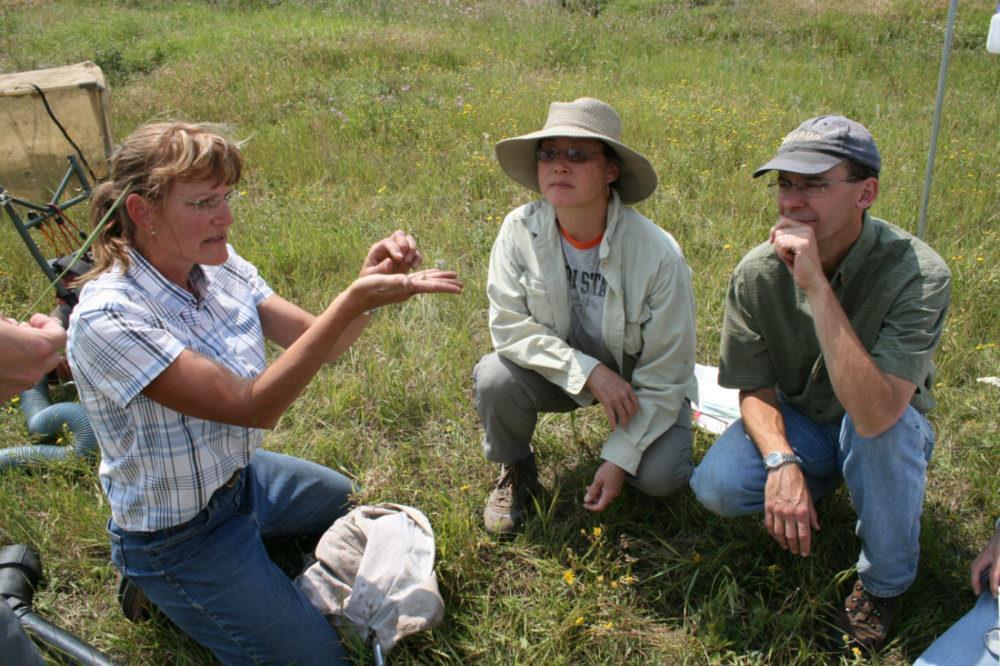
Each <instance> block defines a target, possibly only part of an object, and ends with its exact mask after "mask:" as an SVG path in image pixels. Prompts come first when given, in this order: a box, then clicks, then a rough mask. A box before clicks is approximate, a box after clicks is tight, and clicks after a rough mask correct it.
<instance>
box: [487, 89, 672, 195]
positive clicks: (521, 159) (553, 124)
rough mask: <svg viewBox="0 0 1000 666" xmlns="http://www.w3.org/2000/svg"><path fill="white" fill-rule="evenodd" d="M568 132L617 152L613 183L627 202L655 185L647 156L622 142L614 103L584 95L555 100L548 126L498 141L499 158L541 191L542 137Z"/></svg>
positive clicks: (520, 180)
mask: <svg viewBox="0 0 1000 666" xmlns="http://www.w3.org/2000/svg"><path fill="white" fill-rule="evenodd" d="M559 136H566V137H572V138H581V139H597V140H598V141H603V142H604V143H606V144H607V145H608V146H609V147H610V148H611V149H612V150H613V151H614V152H615V155H617V156H618V159H619V161H620V162H621V169H620V173H619V175H618V180H616V181H615V182H614V183H612V187H614V188H615V189H616V190H618V196H620V197H621V199H622V201H623V202H624V203H626V204H634V203H637V202H639V201H642V200H643V199H645V198H646V197H648V196H649V195H650V194H652V193H653V191H654V190H655V189H656V171H654V170H653V165H652V164H650V163H649V160H647V159H646V158H645V157H643V156H642V155H640V154H639V153H637V152H636V151H634V150H632V149H631V148H629V147H628V146H626V145H625V144H624V143H622V141H621V138H622V119H621V116H619V115H618V112H617V111H615V110H614V109H613V108H611V105H609V104H606V103H604V102H602V101H601V100H599V99H593V98H591V97H581V98H580V99H576V100H573V101H572V102H553V103H552V105H551V106H549V117H548V118H547V119H546V120H545V127H543V128H542V129H541V130H540V131H538V132H532V133H531V134H524V135H522V136H516V137H514V138H512V139H504V140H503V141H501V142H499V143H497V145H496V153H497V161H498V162H499V163H500V168H502V169H503V170H504V171H505V172H506V173H507V175H508V176H510V177H511V178H513V179H514V180H515V181H516V182H518V183H520V184H521V185H524V186H525V187H527V188H529V189H532V190H534V191H535V192H541V188H540V187H539V185H538V158H536V157H535V150H537V148H538V142H539V141H541V140H542V139H550V138H554V137H559Z"/></svg>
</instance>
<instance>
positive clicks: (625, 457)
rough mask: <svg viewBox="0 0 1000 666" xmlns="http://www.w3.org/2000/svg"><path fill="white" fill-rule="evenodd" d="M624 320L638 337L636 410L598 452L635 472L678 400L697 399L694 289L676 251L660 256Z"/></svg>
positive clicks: (680, 402)
mask: <svg viewBox="0 0 1000 666" xmlns="http://www.w3.org/2000/svg"><path fill="white" fill-rule="evenodd" d="M636 314H638V318H636ZM625 326H626V327H630V326H639V327H640V332H641V337H642V348H641V351H640V352H639V355H638V360H637V362H636V366H635V369H634V370H633V372H632V378H631V384H632V388H633V390H634V391H635V394H636V397H637V398H638V400H639V411H638V412H636V414H635V415H634V416H633V417H632V418H631V419H630V420H629V422H628V424H627V425H626V426H625V427H624V428H618V429H617V430H614V431H612V433H611V435H610V436H609V437H608V440H607V442H605V444H604V447H603V449H602V451H601V457H602V458H604V459H605V460H607V461H609V462H612V463H614V464H615V465H618V466H619V467H621V468H622V469H624V470H625V471H626V472H628V473H629V474H635V473H636V470H638V468H639V462H640V461H641V460H642V454H643V452H644V451H645V450H646V448H647V447H648V446H649V445H650V444H651V443H652V442H653V441H654V440H655V439H656V438H658V437H659V436H660V435H662V434H663V433H664V432H666V431H667V430H668V429H670V428H671V427H672V426H673V425H674V424H675V423H676V422H677V417H678V414H679V413H680V410H681V407H682V406H683V404H684V400H685V399H688V400H693V401H694V400H697V384H696V383H695V380H694V365H695V353H696V349H695V303H694V293H693V290H692V287H691V271H690V269H689V268H688V266H687V263H686V262H685V261H684V258H683V256H682V255H680V254H679V252H678V254H676V255H671V256H667V257H665V258H664V260H663V261H662V262H661V264H660V266H659V269H658V270H657V271H656V274H655V279H654V281H653V283H652V289H651V290H650V292H649V294H648V296H647V297H646V298H645V300H644V302H643V306H642V307H640V308H639V309H638V311H637V313H630V312H629V308H628V307H627V308H626V322H625Z"/></svg>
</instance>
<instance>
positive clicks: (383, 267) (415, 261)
mask: <svg viewBox="0 0 1000 666" xmlns="http://www.w3.org/2000/svg"><path fill="white" fill-rule="evenodd" d="M423 260H424V257H423V255H421V254H420V250H418V249H417V239H415V238H414V237H413V236H411V235H410V234H408V233H405V232H404V231H402V230H401V229H397V230H396V231H394V232H392V235H391V236H389V237H388V238H383V239H382V240H380V241H379V242H377V243H375V244H374V245H372V246H371V247H370V248H369V249H368V256H367V257H365V263H363V264H362V265H361V273H360V276H361V277H365V276H366V275H376V274H382V275H393V274H397V273H402V274H404V275H405V274H406V273H409V272H410V271H411V270H413V269H414V268H417V267H418V266H420V263H421V262H422V261H423Z"/></svg>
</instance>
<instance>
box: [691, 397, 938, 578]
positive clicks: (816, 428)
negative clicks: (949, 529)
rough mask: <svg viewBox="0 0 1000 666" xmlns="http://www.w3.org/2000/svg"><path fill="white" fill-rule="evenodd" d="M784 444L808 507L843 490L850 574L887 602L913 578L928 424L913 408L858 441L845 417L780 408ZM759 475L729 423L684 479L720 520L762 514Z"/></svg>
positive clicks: (753, 453) (739, 427) (763, 476)
mask: <svg viewBox="0 0 1000 666" xmlns="http://www.w3.org/2000/svg"><path fill="white" fill-rule="evenodd" d="M781 415H782V417H783V418H784V421H785V435H786V437H787V438H788V443H789V444H790V445H791V447H792V449H793V450H794V451H795V453H796V454H798V456H799V457H800V458H802V471H803V473H804V475H805V480H806V484H807V485H808V487H809V492H810V494H811V495H812V499H813V501H814V502H815V501H816V500H818V499H819V498H821V497H822V496H823V495H826V494H827V493H828V492H830V491H831V490H833V489H834V488H836V487H837V486H838V485H839V484H840V482H841V480H843V481H844V482H845V483H846V484H847V488H848V490H849V491H850V493H851V501H852V503H853V504H854V510H855V512H856V513H857V515H858V522H857V526H856V529H855V532H856V534H857V535H858V536H859V537H860V538H861V555H860V557H859V558H858V575H859V576H860V577H861V582H862V583H863V584H864V586H865V588H866V589H868V591H869V592H871V593H872V594H874V595H876V596H880V597H894V596H896V595H899V594H902V593H903V592H905V591H906V590H907V589H908V588H909V587H910V585H911V584H912V583H913V580H914V578H915V577H916V575H917V560H918V559H919V556H920V514H921V512H922V510H923V502H924V483H925V481H926V478H927V463H928V461H929V460H930V457H931V451H932V450H933V448H934V431H933V430H932V429H931V426H930V423H928V422H927V419H926V418H924V417H923V415H922V414H920V412H918V411H917V410H915V409H914V408H913V407H909V406H908V407H907V408H906V411H905V412H903V416H902V417H901V418H900V419H899V421H897V422H896V424H895V425H893V426H892V427H891V428H889V430H887V431H885V432H884V433H882V434H881V435H879V436H877V437H871V438H865V437H861V436H860V435H858V433H857V431H855V429H854V424H853V423H852V422H851V417H850V416H849V415H847V414H845V415H844V417H843V419H841V421H840V422H834V423H816V422H815V421H812V420H811V419H809V418H808V417H807V416H805V415H804V414H802V413H801V412H800V411H799V410H798V409H796V408H795V407H792V406H791V405H789V404H787V403H785V402H784V401H781ZM766 482H767V470H766V469H764V462H763V460H761V457H760V452H759V451H758V450H757V447H756V445H754V443H753V442H752V441H751V440H750V437H749V436H747V433H746V430H744V429H743V422H742V421H737V422H736V423H734V424H733V425H732V426H730V427H729V429H728V430H726V432H724V433H723V434H722V435H721V436H720V437H719V439H718V440H717V441H716V442H715V444H713V445H712V447H711V448H710V449H709V450H708V453H706V454H705V457H704V458H703V459H702V461H701V464H700V465H698V467H696V468H695V470H694V473H693V474H692V476H691V488H692V490H694V493H695V495H696V496H697V498H698V501H700V502H701V503H702V504H703V505H705V507H706V508H708V509H709V510H711V511H713V512H715V513H717V514H719V515H722V516H743V515H747V514H751V513H759V512H763V510H764V485H765V483H766Z"/></svg>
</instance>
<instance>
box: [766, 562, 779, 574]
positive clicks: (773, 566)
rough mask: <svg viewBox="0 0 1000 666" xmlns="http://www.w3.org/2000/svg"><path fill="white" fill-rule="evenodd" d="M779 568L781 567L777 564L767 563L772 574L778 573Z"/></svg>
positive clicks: (768, 571) (768, 570)
mask: <svg viewBox="0 0 1000 666" xmlns="http://www.w3.org/2000/svg"><path fill="white" fill-rule="evenodd" d="M778 569H779V567H778V565H777V564H769V565H767V573H769V574H771V575H772V576H773V575H774V574H776V573H778Z"/></svg>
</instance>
